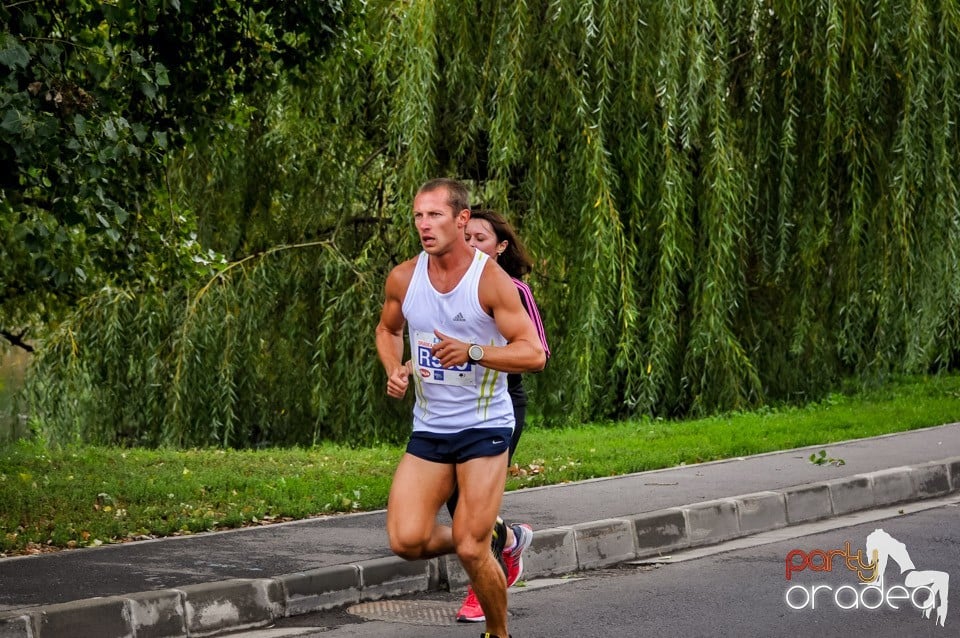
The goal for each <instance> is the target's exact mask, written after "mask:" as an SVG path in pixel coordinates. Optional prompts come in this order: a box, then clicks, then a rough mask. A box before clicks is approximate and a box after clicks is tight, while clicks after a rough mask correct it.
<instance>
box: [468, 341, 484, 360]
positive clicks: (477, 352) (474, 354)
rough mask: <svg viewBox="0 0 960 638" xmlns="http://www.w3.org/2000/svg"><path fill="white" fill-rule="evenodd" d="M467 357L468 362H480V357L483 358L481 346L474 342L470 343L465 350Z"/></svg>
mask: <svg viewBox="0 0 960 638" xmlns="http://www.w3.org/2000/svg"><path fill="white" fill-rule="evenodd" d="M467 358H468V359H470V363H480V359H483V348H481V347H480V346H478V345H477V344H475V343H471V344H470V348H469V349H468V350H467Z"/></svg>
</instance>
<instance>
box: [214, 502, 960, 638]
mask: <svg viewBox="0 0 960 638" xmlns="http://www.w3.org/2000/svg"><path fill="white" fill-rule="evenodd" d="M930 505H936V506H935V507H932V508H929V507H930ZM927 507H928V508H929V509H921V510H920V511H914V510H913V509H911V508H909V507H908V508H906V509H905V510H904V511H905V512H906V513H905V514H902V515H901V514H898V510H897V509H891V510H887V511H886V512H876V513H872V514H870V515H869V516H870V517H872V518H874V519H878V520H865V516H861V517H859V518H857V517H847V518H842V519H835V520H833V521H829V522H824V523H818V524H816V525H815V526H802V527H798V528H788V529H786V530H779V531H778V532H771V533H769V534H761V535H758V536H755V537H751V538H748V539H740V541H736V542H734V543H728V544H725V545H721V546H716V547H713V548H703V549H700V550H697V551H695V552H687V553H679V554H677V555H675V556H673V557H671V558H670V559H669V560H671V561H674V562H667V563H659V564H628V565H621V566H619V567H617V568H615V569H605V570H597V571H589V572H581V573H578V574H575V575H574V577H573V578H569V579H557V580H545V581H531V583H529V586H528V587H526V588H523V589H513V590H511V598H510V605H511V621H510V623H511V624H510V630H511V633H512V634H513V636H515V637H516V638H545V637H549V636H581V637H596V638H608V637H610V636H666V635H673V636H684V637H685V638H694V637H700V636H703V637H710V638H713V637H717V636H736V637H737V638H750V637H753V636H757V637H775V636H817V637H818V638H822V637H832V636H837V637H843V638H853V637H859V636H863V637H869V638H883V637H887V636H889V637H891V638H893V637H896V638H900V637H902V636H910V637H926V636H929V637H937V638H940V637H946V636H957V635H960V598H958V596H960V594H958V593H957V589H958V588H957V586H956V583H957V582H960V499H958V498H957V497H956V496H954V497H951V498H948V499H943V500H941V501H938V502H937V503H936V504H934V503H929V504H927ZM911 512H913V513H911ZM884 515H886V516H888V518H881V517H882V516H884ZM890 516H892V517H890ZM857 521H861V522H859V524H853V523H857ZM878 529H882V530H884V531H885V532H886V533H887V534H889V537H892V538H887V539H886V540H884V538H883V536H882V535H877V536H876V538H878V546H879V547H881V548H889V549H891V550H893V554H891V556H892V557H891V558H890V560H889V562H888V565H887V567H886V569H885V572H884V582H883V591H885V592H886V598H885V599H883V598H881V597H880V596H879V594H877V590H876V589H875V588H871V589H870V591H865V589H864V587H865V586H864V585H863V584H862V583H861V581H860V578H859V577H858V575H857V573H856V572H855V571H852V570H851V569H850V568H848V563H849V564H850V565H853V566H855V567H857V566H858V565H857V562H856V561H857V560H858V556H857V554H858V551H860V550H865V544H866V542H867V538H868V536H869V535H871V533H873V532H875V531H876V530H878ZM814 530H826V531H819V532H817V533H811V532H812V531H814ZM798 534H802V535H798ZM897 542H899V543H902V547H900V549H902V550H905V551H904V552H903V553H902V554H907V555H908V557H909V559H910V560H911V561H912V567H911V566H910V564H908V563H904V564H905V565H906V566H907V570H906V572H904V573H902V574H901V572H900V569H899V567H898V563H897V562H896V560H895V558H899V559H900V560H901V561H903V555H902V554H900V555H897V547H898V546H897ZM761 543H762V544H761ZM848 543H849V550H848V548H847V544H848ZM833 550H836V551H835V552H834V553H833V557H832V558H831V562H830V568H831V569H829V570H827V569H826V566H825V563H824V562H823V559H824V555H825V554H826V553H829V552H831V551H833ZM865 554H866V552H865V551H863V553H861V554H859V558H865ZM788 556H789V557H790V558H789V562H790V564H791V565H793V567H792V568H791V578H790V580H789V581H788V580H787V579H786V571H787V562H788ZM848 556H849V557H850V558H849V561H848V560H847V557H848ZM862 562H863V563H866V566H864V565H859V567H860V568H861V569H862V571H863V574H864V576H865V577H869V576H870V575H871V574H870V568H869V563H870V560H869V557H866V560H864V561H862ZM814 567H816V568H818V569H814ZM942 572H945V573H946V574H947V575H948V577H949V578H950V580H952V581H953V583H952V584H953V587H950V588H948V593H947V599H948V602H952V603H953V607H952V608H950V607H948V608H947V610H946V615H945V617H944V626H943V627H941V626H939V625H938V624H937V621H936V615H937V610H936V609H934V610H932V613H931V616H930V618H925V617H924V615H923V613H922V612H921V611H920V610H919V609H917V608H916V607H915V606H914V605H915V604H916V605H921V604H922V603H923V598H924V596H925V594H926V592H928V591H929V590H928V589H926V588H925V587H921V588H919V589H918V588H917V587H914V586H911V585H910V584H909V583H910V582H911V580H908V579H913V578H916V579H918V580H920V581H923V582H927V581H929V580H931V579H933V578H937V577H941V576H942V574H940V573H942ZM911 574H912V575H913V576H911ZM874 585H876V583H874ZM813 588H816V591H815V592H814V597H813V602H812V603H811V602H810V592H811V591H813ZM951 594H952V596H951ZM950 598H953V600H952V601H951V600H950ZM459 599H460V595H459V594H449V593H446V594H436V595H430V596H426V595H424V596H419V597H411V598H407V599H403V600H395V601H380V602H377V603H366V604H365V605H363V606H361V607H360V608H355V610H354V611H355V612H357V613H361V614H363V616H361V615H357V613H350V612H348V611H347V610H341V611H336V612H328V613H324V614H311V615H307V616H300V617H294V618H288V619H284V620H283V621H281V622H280V623H278V624H277V625H276V626H275V627H273V628H269V629H261V630H257V631H247V632H240V633H237V634H233V636H235V637H241V636H242V637H243V638H293V637H295V636H296V637H297V638H308V637H311V638H347V637H364V638H395V637H397V636H414V635H416V636H421V637H424V638H440V637H444V638H450V637H461V636H462V637H464V638H467V637H472V638H475V637H476V636H477V635H479V634H480V632H481V631H482V625H463V624H455V623H452V622H450V616H451V615H452V613H453V610H455V609H456V606H457V604H458V602H459ZM911 599H912V600H911ZM893 606H897V607H899V608H898V609H894V608H893ZM868 607H870V608H872V607H875V608H873V609H870V608H868ZM378 617H380V618H382V619H377V618H378Z"/></svg>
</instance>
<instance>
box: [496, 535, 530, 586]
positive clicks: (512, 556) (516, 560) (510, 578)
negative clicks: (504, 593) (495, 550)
mask: <svg viewBox="0 0 960 638" xmlns="http://www.w3.org/2000/svg"><path fill="white" fill-rule="evenodd" d="M510 529H512V530H513V535H514V537H515V538H516V539H517V544H516V545H515V546H514V547H513V549H505V550H503V562H504V563H505V564H506V566H507V587H513V586H514V585H515V584H516V583H517V581H518V580H520V576H522V575H523V550H525V549H526V548H528V547H530V544H531V543H533V528H532V527H530V526H529V525H527V524H526V523H520V524H518V525H511V526H510Z"/></svg>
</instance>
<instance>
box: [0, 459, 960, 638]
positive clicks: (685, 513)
mask: <svg viewBox="0 0 960 638" xmlns="http://www.w3.org/2000/svg"><path fill="white" fill-rule="evenodd" d="M958 490H960V456H958V457H950V458H947V459H944V460H942V461H933V462H929V463H922V464H919V465H912V466H904V467H898V468H892V469H887V470H880V471H876V472H870V473H866V474H858V475H855V476H851V477H847V478H842V479H833V480H828V481H822V482H817V483H807V484H804V485H797V486H795V487H789V488H785V489H781V490H773V491H765V492H756V493H752V494H745V495H742V496H736V497H731V498H723V499H717V500H712V501H704V502H701V503H694V504H691V505H688V506H685V507H672V508H668V509H663V510H657V511H653V512H646V513H643V514H636V515H633V516H627V517H622V518H614V519H607V520H600V521H592V522H587V523H580V524H577V525H571V526H567V527H557V528H553V529H543V530H536V531H535V534H534V540H533V544H532V545H531V546H530V548H529V549H527V550H526V552H524V567H525V570H524V573H525V575H527V576H550V575H558V574H568V573H571V572H576V571H581V570H588V569H597V568H601V567H608V566H611V565H616V564H618V563H623V562H625V561H629V560H634V559H638V558H649V557H652V556H657V555H664V554H667V553H670V552H674V551H676V550H680V549H685V548H688V547H697V546H702V545H712V544H716V543H720V542H723V541H726V540H730V539H733V538H739V537H743V536H749V535H751V534H756V533H759V532H765V531H770V530H774V529H779V528H782V527H786V526H789V525H796V524H799V523H806V522H810V521H816V520H821V519H825V518H830V517H835V516H841V515H844V514H849V513H852V512H858V511H863V510H868V509H873V508H877V507H885V506H889V505H895V504H897V503H905V502H909V501H919V500H924V499H929V498H936V497H941V496H944V495H946V494H949V493H952V492H956V491H958ZM466 582H467V578H466V574H465V573H464V571H463V569H462V567H460V565H459V563H458V561H457V560H456V558H455V557H452V556H443V557H440V558H436V559H433V560H429V561H413V562H408V561H404V560H402V559H400V558H396V557H386V558H377V559H372V560H368V561H363V562H360V563H356V564H351V565H338V566H334V567H326V568H322V569H316V570H310V571H305V572H297V573H293V574H284V575H281V576H276V577H274V578H259V579H233V580H226V581H218V582H212V583H206V584H199V585H190V586H187V587H183V588H180V589H165V590H159V591H151V592H139V593H133V594H130V595H126V596H114V597H108V598H92V599H87V600H79V601H73V602H68V603H62V604H57V605H45V606H40V607H30V608H24V609H19V610H13V611H6V612H0V638H193V637H200V636H214V635H217V634H221V633H225V632H228V631H239V630H242V629H246V628H252V627H261V626H266V625H269V624H271V623H272V622H274V621H275V620H277V619H279V618H282V617H286V616H295V615H299V614H306V613H311V612H316V611H325V610H331V609H336V608H340V607H344V606H346V605H350V604H354V603H358V602H363V601H372V600H379V599H382V598H390V597H395V596H401V595H404V594H413V593H419V592H426V591H436V590H441V589H442V590H446V589H451V590H455V589H460V588H462V587H464V586H465V585H466Z"/></svg>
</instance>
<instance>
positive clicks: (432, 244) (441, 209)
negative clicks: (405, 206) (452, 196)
mask: <svg viewBox="0 0 960 638" xmlns="http://www.w3.org/2000/svg"><path fill="white" fill-rule="evenodd" d="M448 199H449V198H448V195H447V191H446V189H443V188H438V189H436V190H432V191H427V192H425V193H420V194H418V195H417V196H416V197H415V198H414V199H413V223H414V225H415V226H416V227H417V233H418V234H419V235H420V245H421V246H423V249H424V250H425V251H426V252H427V254H430V255H439V254H443V253H445V252H447V250H449V248H450V246H452V245H453V244H454V243H455V242H457V241H464V238H463V228H464V226H466V224H467V216H468V214H467V213H465V212H464V211H454V210H453V209H452V208H451V207H450V204H449V203H448V201H447V200H448Z"/></svg>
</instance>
